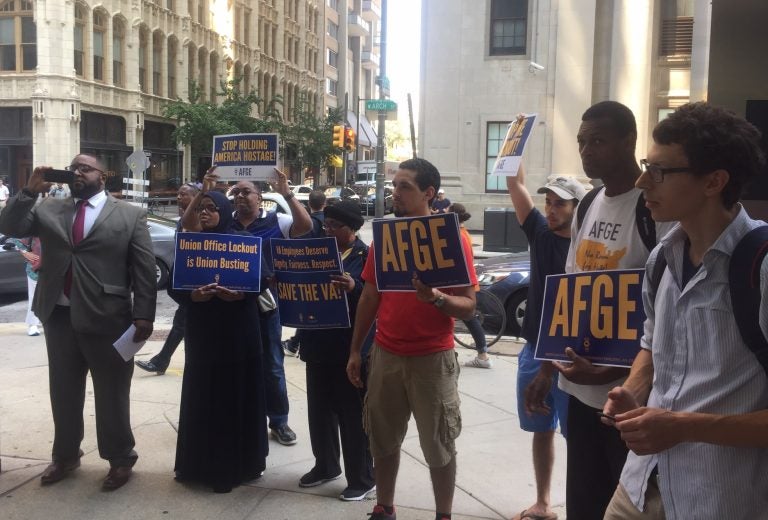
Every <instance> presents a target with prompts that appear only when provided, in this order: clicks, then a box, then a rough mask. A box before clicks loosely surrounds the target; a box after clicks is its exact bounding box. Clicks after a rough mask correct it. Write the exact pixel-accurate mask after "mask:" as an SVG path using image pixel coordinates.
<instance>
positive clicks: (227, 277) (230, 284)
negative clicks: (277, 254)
mask: <svg viewBox="0 0 768 520" xmlns="http://www.w3.org/2000/svg"><path fill="white" fill-rule="evenodd" d="M260 281H261V238H260V237H254V236H249V235H224V234H218V233H177V234H176V259H175V260H174V262H173V288H174V289H182V290H192V289H197V288H198V287H201V286H203V285H208V284H210V283H217V284H219V285H221V286H222V287H226V288H227V289H232V290H234V291H244V292H260V287H259V282H260Z"/></svg>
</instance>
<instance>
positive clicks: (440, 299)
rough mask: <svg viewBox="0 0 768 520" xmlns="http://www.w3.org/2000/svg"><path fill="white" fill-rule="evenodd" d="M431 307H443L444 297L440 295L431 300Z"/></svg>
mask: <svg viewBox="0 0 768 520" xmlns="http://www.w3.org/2000/svg"><path fill="white" fill-rule="evenodd" d="M432 305H434V306H435V307H437V308H438V309H439V308H441V307H442V306H443V305H445V295H444V294H442V293H441V294H440V296H438V297H437V298H435V299H434V300H432Z"/></svg>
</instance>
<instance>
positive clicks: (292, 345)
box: [280, 338, 299, 356]
mask: <svg viewBox="0 0 768 520" xmlns="http://www.w3.org/2000/svg"><path fill="white" fill-rule="evenodd" d="M280 344H281V345H282V347H283V350H284V351H285V353H286V354H290V355H291V356H298V355H299V342H298V341H297V340H295V339H294V338H291V339H287V340H285V341H281V342H280Z"/></svg>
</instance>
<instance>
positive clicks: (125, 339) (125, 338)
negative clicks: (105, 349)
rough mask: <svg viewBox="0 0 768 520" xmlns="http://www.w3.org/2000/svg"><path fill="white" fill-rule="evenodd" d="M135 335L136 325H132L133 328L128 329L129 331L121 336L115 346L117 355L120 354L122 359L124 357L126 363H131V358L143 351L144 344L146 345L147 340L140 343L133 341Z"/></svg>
mask: <svg viewBox="0 0 768 520" xmlns="http://www.w3.org/2000/svg"><path fill="white" fill-rule="evenodd" d="M135 333H136V325H133V324H131V326H130V327H128V330H126V331H125V332H123V335H122V336H120V337H119V338H118V339H117V341H115V342H114V344H113V346H114V347H115V350H117V353H118V354H120V357H122V358H123V359H124V360H125V361H130V360H131V358H132V357H133V356H134V355H136V353H137V352H138V351H139V350H141V347H143V346H144V343H146V340H144V341H139V342H138V343H137V342H135V341H133V335H134V334H135Z"/></svg>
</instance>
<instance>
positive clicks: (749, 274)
mask: <svg viewBox="0 0 768 520" xmlns="http://www.w3.org/2000/svg"><path fill="white" fill-rule="evenodd" d="M766 253H768V225H766V226H760V227H758V228H755V229H753V230H752V231H750V232H749V233H747V234H746V235H744V238H742V239H741V240H740V241H739V243H738V244H736V247H735V248H734V250H733V254H732V255H731V261H730V264H729V266H728V282H729V285H730V289H731V306H732V307H733V317H734V318H735V319H736V325H737V326H738V327H739V333H740V334H741V339H742V340H744V343H746V344H747V346H748V347H749V349H750V350H751V351H752V352H753V353H754V354H755V357H757V360H758V361H759V362H760V364H761V365H762V366H763V369H764V370H765V372H766V375H768V341H767V340H766V338H765V336H764V335H763V331H762V329H761V328H760V300H761V297H762V295H761V293H760V268H761V266H762V264H763V259H764V258H765V255H766Z"/></svg>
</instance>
